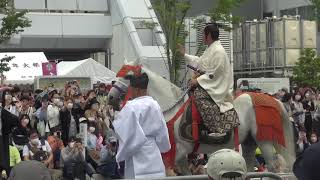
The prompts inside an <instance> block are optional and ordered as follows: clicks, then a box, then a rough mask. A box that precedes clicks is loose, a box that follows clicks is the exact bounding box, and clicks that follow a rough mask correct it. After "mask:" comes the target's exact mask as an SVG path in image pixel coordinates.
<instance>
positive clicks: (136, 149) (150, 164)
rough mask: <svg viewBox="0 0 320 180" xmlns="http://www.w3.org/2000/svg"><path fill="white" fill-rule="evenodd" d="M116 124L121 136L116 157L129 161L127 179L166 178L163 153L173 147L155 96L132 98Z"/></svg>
mask: <svg viewBox="0 0 320 180" xmlns="http://www.w3.org/2000/svg"><path fill="white" fill-rule="evenodd" d="M113 126H114V129H115V133H116V134H117V136H118V139H119V149H118V153H117V156H116V160H117V162H121V161H125V165H126V167H125V178H126V179H134V178H152V177H165V175H166V174H165V167H164V164H163V161H162V157H161V153H164V152H167V151H169V150H170V148H171V147H170V141H169V135H168V129H167V126H166V122H165V120H164V117H163V114H162V112H161V109H160V106H159V104H158V103H157V102H156V101H155V100H153V98H152V97H150V96H143V97H139V98H135V99H134V100H132V101H128V102H127V104H126V105H125V106H124V107H123V109H122V110H121V111H120V113H119V115H118V117H117V119H116V120H115V121H114V122H113Z"/></svg>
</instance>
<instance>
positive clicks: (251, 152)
mask: <svg viewBox="0 0 320 180" xmlns="http://www.w3.org/2000/svg"><path fill="white" fill-rule="evenodd" d="M241 147H242V156H243V157H244V159H245V160H246V163H247V169H248V172H253V171H254V167H255V166H256V165H257V161H256V158H255V149H256V147H257V146H256V145H255V144H254V143H252V142H249V143H244V144H242V145H241Z"/></svg>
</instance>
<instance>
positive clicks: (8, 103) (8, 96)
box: [4, 94, 19, 116]
mask: <svg viewBox="0 0 320 180" xmlns="http://www.w3.org/2000/svg"><path fill="white" fill-rule="evenodd" d="M4 109H6V110H7V111H9V112H10V113H11V114H13V115H16V116H19V112H18V110H17V107H16V106H15V104H14V103H13V101H12V95H11V94H6V95H5V106H4Z"/></svg>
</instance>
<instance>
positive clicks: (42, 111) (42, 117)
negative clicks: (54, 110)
mask: <svg viewBox="0 0 320 180" xmlns="http://www.w3.org/2000/svg"><path fill="white" fill-rule="evenodd" d="M48 98H49V97H48V95H44V96H43V97H42V98H41V100H40V102H41V107H40V108H39V109H37V111H36V112H35V117H36V121H35V125H34V127H35V128H36V129H37V130H38V132H39V135H40V137H45V136H46V127H48V116H47V112H48V105H49V102H48V101H49V100H48Z"/></svg>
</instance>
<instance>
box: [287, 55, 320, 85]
mask: <svg viewBox="0 0 320 180" xmlns="http://www.w3.org/2000/svg"><path fill="white" fill-rule="evenodd" d="M293 81H294V82H295V83H296V84H297V85H298V86H301V87H304V86H310V87H317V88H319V87H320V57H318V56H317V54H316V51H315V50H313V49H305V50H303V51H302V52H301V57H300V58H299V60H298V62H296V66H295V67H294V68H293Z"/></svg>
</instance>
